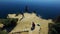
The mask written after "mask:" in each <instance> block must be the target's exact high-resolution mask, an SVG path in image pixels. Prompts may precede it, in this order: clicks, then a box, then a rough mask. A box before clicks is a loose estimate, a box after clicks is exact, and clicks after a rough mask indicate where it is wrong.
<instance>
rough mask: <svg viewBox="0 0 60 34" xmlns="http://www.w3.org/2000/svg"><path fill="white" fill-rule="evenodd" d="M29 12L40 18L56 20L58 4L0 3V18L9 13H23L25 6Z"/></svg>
mask: <svg viewBox="0 0 60 34" xmlns="http://www.w3.org/2000/svg"><path fill="white" fill-rule="evenodd" d="M26 5H27V6H28V7H29V11H31V12H32V11H34V10H35V11H36V12H37V14H38V15H40V16H42V18H46V19H47V18H48V19H50V18H56V17H57V16H59V15H60V4H59V3H57V2H33V1H2V2H1V1H0V18H6V16H7V14H9V13H18V12H21V11H23V12H24V8H25V6H26Z"/></svg>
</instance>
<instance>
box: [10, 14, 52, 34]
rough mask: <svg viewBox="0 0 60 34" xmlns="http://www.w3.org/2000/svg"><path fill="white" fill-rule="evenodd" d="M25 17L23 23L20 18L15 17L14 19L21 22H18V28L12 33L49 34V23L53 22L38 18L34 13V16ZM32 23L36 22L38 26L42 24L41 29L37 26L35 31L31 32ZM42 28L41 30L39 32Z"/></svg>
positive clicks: (27, 15) (26, 15)
mask: <svg viewBox="0 0 60 34" xmlns="http://www.w3.org/2000/svg"><path fill="white" fill-rule="evenodd" d="M24 16H25V17H24V18H23V19H22V20H21V21H20V18H21V17H20V16H18V17H14V16H13V18H18V19H19V20H18V22H17V26H16V27H15V28H14V29H13V30H12V31H11V32H10V33H12V32H19V31H29V33H28V34H48V23H52V20H45V19H42V18H41V17H37V16H36V15H35V14H34V13H32V14H28V13H24ZM10 17H11V15H10ZM10 17H9V18H10ZM11 18H12V17H11ZM32 22H34V23H35V24H36V25H37V24H40V27H38V26H35V29H34V30H33V31H31V24H32ZM40 28H41V30H40V31H39V29H40ZM24 34H25V33H24ZM26 34H27V33H26Z"/></svg>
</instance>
